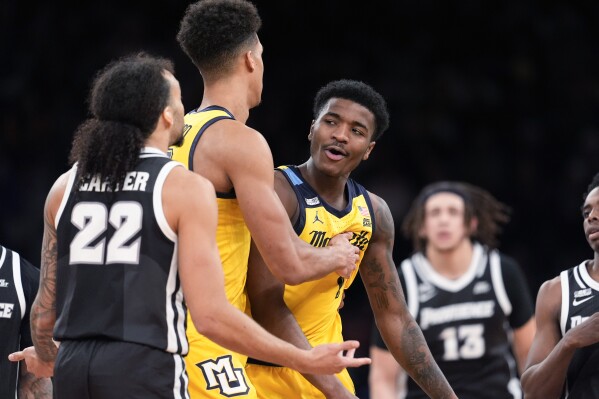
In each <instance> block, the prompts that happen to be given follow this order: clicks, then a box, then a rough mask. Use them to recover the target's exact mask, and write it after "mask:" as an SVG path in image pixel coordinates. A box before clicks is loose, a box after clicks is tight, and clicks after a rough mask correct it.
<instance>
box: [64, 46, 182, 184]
mask: <svg viewBox="0 0 599 399" xmlns="http://www.w3.org/2000/svg"><path fill="white" fill-rule="evenodd" d="M164 71H169V72H171V73H173V74H174V67H173V63H172V62H171V61H170V60H167V59H164V58H156V57H152V56H150V55H148V54H144V53H139V54H136V55H132V56H127V57H124V58H121V59H119V60H116V61H113V62H111V63H109V64H108V65H107V66H106V67H104V68H103V69H102V70H100V71H99V72H98V73H97V74H96V77H95V79H94V81H93V84H92V87H91V90H90V96H89V100H88V101H89V111H90V113H91V118H90V119H88V120H86V121H85V122H84V123H82V124H81V125H80V126H79V127H78V128H77V131H76V132H75V137H74V139H73V146H72V148H71V154H70V160H71V162H77V163H78V176H79V180H78V184H77V185H80V184H82V183H83V182H85V181H87V180H89V179H91V178H92V177H93V176H96V175H99V176H100V177H101V178H102V179H103V180H104V181H107V182H108V183H109V186H110V187H111V188H115V186H116V184H118V183H119V182H121V181H122V179H123V178H124V177H125V175H126V173H127V172H128V171H130V170H132V169H133V168H134V167H135V164H136V162H137V159H138V156H139V152H140V150H141V148H142V147H143V145H144V142H145V140H146V139H147V138H148V137H149V136H150V134H152V132H153V131H154V130H155V129H156V124H157V123H158V119H159V117H160V114H161V113H162V112H163V110H164V108H165V107H166V106H167V105H168V103H169V100H170V85H169V83H168V81H167V80H166V77H165V75H164Z"/></svg>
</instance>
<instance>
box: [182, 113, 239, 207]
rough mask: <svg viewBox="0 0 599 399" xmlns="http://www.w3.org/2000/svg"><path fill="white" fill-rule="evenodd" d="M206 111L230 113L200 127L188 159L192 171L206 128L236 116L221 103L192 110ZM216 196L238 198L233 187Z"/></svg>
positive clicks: (233, 118)
mask: <svg viewBox="0 0 599 399" xmlns="http://www.w3.org/2000/svg"><path fill="white" fill-rule="evenodd" d="M206 111H223V112H224V113H226V114H227V115H228V117H227V116H217V117H215V118H214V119H211V120H209V121H208V122H206V123H205V124H204V126H202V128H201V129H200V131H199V132H198V134H197V135H196V136H195V137H194V139H193V143H192V144H191V148H190V150H189V159H188V160H187V163H188V164H189V170H191V171H193V154H195V151H196V146H197V145H198V142H199V141H200V137H202V135H203V134H204V132H205V131H206V129H208V128H209V127H210V126H212V125H213V124H214V123H215V122H218V121H220V120H223V119H232V120H235V117H234V116H233V114H232V113H231V112H229V110H228V109H226V108H224V107H221V106H220V105H211V106H209V107H206V108H203V109H196V110H193V111H191V112H190V114H197V113H200V112H206ZM216 197H217V198H226V199H233V198H236V195H235V190H234V189H232V190H231V191H230V192H228V193H220V192H217V193H216Z"/></svg>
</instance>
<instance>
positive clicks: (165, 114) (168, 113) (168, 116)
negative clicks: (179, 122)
mask: <svg viewBox="0 0 599 399" xmlns="http://www.w3.org/2000/svg"><path fill="white" fill-rule="evenodd" d="M162 118H164V122H165V124H166V127H167V128H170V127H171V126H173V124H174V123H175V113H174V110H173V108H172V107H171V106H170V105H167V106H166V108H164V110H163V111H162Z"/></svg>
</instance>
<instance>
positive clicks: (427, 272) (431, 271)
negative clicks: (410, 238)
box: [412, 243, 487, 292]
mask: <svg viewBox="0 0 599 399" xmlns="http://www.w3.org/2000/svg"><path fill="white" fill-rule="evenodd" d="M481 262H482V263H484V264H486V262H487V257H486V256H484V250H483V247H482V245H480V244H478V243H474V244H473V245H472V259H471V260H470V265H469V266H468V270H467V271H466V273H464V274H463V275H461V276H460V277H459V278H457V279H455V280H452V279H449V278H447V277H445V276H442V275H441V274H440V273H438V272H437V271H436V270H435V268H434V267H433V266H432V265H431V264H430V262H429V261H428V259H426V257H425V256H424V255H423V254H422V252H418V253H417V254H414V256H412V264H413V265H414V270H415V271H416V273H418V275H419V276H420V278H421V279H422V280H424V281H429V282H431V283H432V284H434V285H436V286H437V287H439V288H442V289H444V290H445V291H449V292H459V291H461V290H463V289H464V288H465V287H466V286H467V285H468V284H470V283H471V282H472V281H473V280H474V278H475V277H476V274H477V272H480V270H481V267H482V268H483V270H484V265H483V266H480V263H481Z"/></svg>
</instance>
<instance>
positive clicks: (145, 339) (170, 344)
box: [55, 148, 187, 353]
mask: <svg viewBox="0 0 599 399" xmlns="http://www.w3.org/2000/svg"><path fill="white" fill-rule="evenodd" d="M176 166H180V164H179V163H178V162H172V161H171V160H170V159H169V158H168V157H167V156H166V155H165V154H164V153H162V152H160V151H158V150H156V149H152V148H146V149H144V150H143V151H142V153H141V155H140V158H139V160H138V163H137V166H136V167H135V169H134V170H132V171H130V172H128V173H127V175H126V177H125V179H124V181H123V182H122V184H120V185H119V186H118V188H117V190H115V191H114V192H113V191H111V190H110V189H109V188H108V185H107V184H106V183H105V182H103V181H101V180H100V179H99V178H97V177H93V178H92V179H91V180H90V181H88V182H85V183H83V184H82V185H81V186H80V187H78V188H76V187H75V175H76V173H75V171H76V166H75V167H74V168H73V170H72V171H71V174H70V176H69V181H68V183H67V188H66V190H65V195H64V196H63V199H62V202H61V204H60V208H59V210H58V212H57V214H56V218H55V225H56V232H57V242H58V267H57V290H56V293H57V298H56V299H57V323H56V329H55V336H56V338H57V339H79V338H85V337H105V338H110V339H118V340H124V341H129V342H137V343H141V344H145V345H150V346H153V347H157V348H160V349H164V350H167V351H169V352H178V353H185V352H186V351H187V342H186V339H185V336H184V334H182V332H183V331H184V330H183V329H184V320H185V309H184V304H183V301H182V294H181V289H180V284H179V280H178V275H177V257H176V243H177V235H176V233H175V232H174V231H173V230H172V228H171V227H170V226H169V224H168V222H167V219H166V217H165V214H164V211H163V202H162V188H163V185H164V182H165V180H166V178H167V176H168V174H169V173H170V171H171V170H172V169H173V168H175V167H176Z"/></svg>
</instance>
